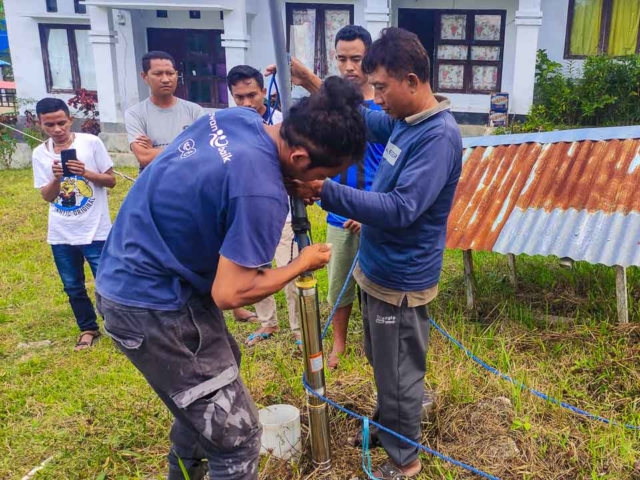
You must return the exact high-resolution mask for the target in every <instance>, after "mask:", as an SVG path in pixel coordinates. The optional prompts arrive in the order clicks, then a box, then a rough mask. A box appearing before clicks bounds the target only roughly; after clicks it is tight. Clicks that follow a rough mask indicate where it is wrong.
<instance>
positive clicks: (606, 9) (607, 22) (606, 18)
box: [564, 0, 640, 60]
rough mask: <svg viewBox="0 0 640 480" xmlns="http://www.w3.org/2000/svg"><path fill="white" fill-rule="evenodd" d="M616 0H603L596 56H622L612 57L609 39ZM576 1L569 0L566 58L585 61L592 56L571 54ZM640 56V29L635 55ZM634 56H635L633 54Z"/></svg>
mask: <svg viewBox="0 0 640 480" xmlns="http://www.w3.org/2000/svg"><path fill="white" fill-rule="evenodd" d="M613 2H614V0H602V20H601V21H600V38H599V39H598V52H597V53H596V55H606V56H608V57H619V56H620V55H610V54H608V53H607V50H609V37H610V36H611V19H612V16H613ZM575 6H576V0H569V6H568V9H569V10H568V12H567V28H566V30H565V35H564V58H565V59H566V60H583V59H585V58H589V57H590V56H591V55H574V54H572V53H571V29H572V28H573V16H574V11H575ZM638 54H640V28H638V39H637V41H636V51H635V55H638ZM632 55H633V54H632Z"/></svg>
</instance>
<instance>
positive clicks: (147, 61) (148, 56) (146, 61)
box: [142, 50, 176, 73]
mask: <svg viewBox="0 0 640 480" xmlns="http://www.w3.org/2000/svg"><path fill="white" fill-rule="evenodd" d="M151 60H169V61H170V62H171V65H173V68H176V61H175V60H174V58H173V57H172V56H171V55H169V54H168V53H167V52H161V51H160V50H152V51H151V52H147V53H145V54H144V56H143V57H142V71H143V72H144V73H147V72H148V71H149V69H150V68H151Z"/></svg>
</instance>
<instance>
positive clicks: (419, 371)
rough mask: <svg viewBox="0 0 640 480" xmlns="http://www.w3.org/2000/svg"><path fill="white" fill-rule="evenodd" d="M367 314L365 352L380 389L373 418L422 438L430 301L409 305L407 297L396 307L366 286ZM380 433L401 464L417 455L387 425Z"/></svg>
mask: <svg viewBox="0 0 640 480" xmlns="http://www.w3.org/2000/svg"><path fill="white" fill-rule="evenodd" d="M362 318H363V322H364V348H365V354H366V356H367V360H369V363H370V364H371V366H372V367H373V376H374V378H375V382H376V388H377V390H378V399H377V401H378V403H377V407H376V412H375V414H374V417H373V419H374V420H375V421H377V422H378V423H380V425H383V426H385V427H387V428H389V429H391V430H393V431H394V432H397V433H400V434H401V435H403V436H405V437H407V438H410V439H412V440H415V441H416V442H418V443H420V437H421V420H422V396H423V393H424V376H425V374H426V372H427V349H428V348H429V314H428V312H427V306H426V305H422V306H420V307H415V308H409V307H408V306H407V301H406V299H405V301H404V303H403V305H402V306H401V307H396V306H395V305H391V304H389V303H386V302H383V301H382V300H379V299H377V298H375V297H372V296H371V295H369V294H367V293H366V292H362ZM377 435H378V438H379V440H380V443H381V444H382V447H383V448H384V449H385V451H386V452H387V454H388V455H389V457H390V458H391V460H393V461H394V462H395V463H396V464H397V465H399V466H406V465H409V464H410V463H412V462H413V461H415V460H416V459H417V458H418V449H417V448H415V447H412V446H410V445H408V444H407V443H405V442H402V441H401V440H399V439H397V438H396V437H394V436H393V435H390V434H388V433H386V432H383V431H377Z"/></svg>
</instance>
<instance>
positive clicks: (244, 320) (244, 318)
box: [233, 314, 258, 323]
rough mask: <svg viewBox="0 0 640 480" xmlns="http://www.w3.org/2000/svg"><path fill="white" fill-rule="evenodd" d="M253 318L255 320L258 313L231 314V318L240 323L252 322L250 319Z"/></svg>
mask: <svg viewBox="0 0 640 480" xmlns="http://www.w3.org/2000/svg"><path fill="white" fill-rule="evenodd" d="M253 318H255V319H256V321H257V320H258V315H256V314H253V315H247V316H246V317H236V316H235V315H234V316H233V319H234V320H235V321H236V322H240V323H253V322H254V320H252V319H253Z"/></svg>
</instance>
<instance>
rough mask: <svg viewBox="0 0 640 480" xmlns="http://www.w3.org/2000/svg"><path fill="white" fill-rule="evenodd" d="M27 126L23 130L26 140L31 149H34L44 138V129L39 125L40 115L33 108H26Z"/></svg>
mask: <svg viewBox="0 0 640 480" xmlns="http://www.w3.org/2000/svg"><path fill="white" fill-rule="evenodd" d="M24 116H25V128H24V130H23V132H24V133H25V135H23V138H24V141H25V142H26V143H27V145H29V148H30V149H31V150H34V149H35V148H36V147H37V146H38V145H40V144H41V143H42V141H43V140H44V135H43V134H42V130H40V128H39V127H38V117H37V116H36V114H35V113H34V112H33V111H32V110H25V111H24Z"/></svg>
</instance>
